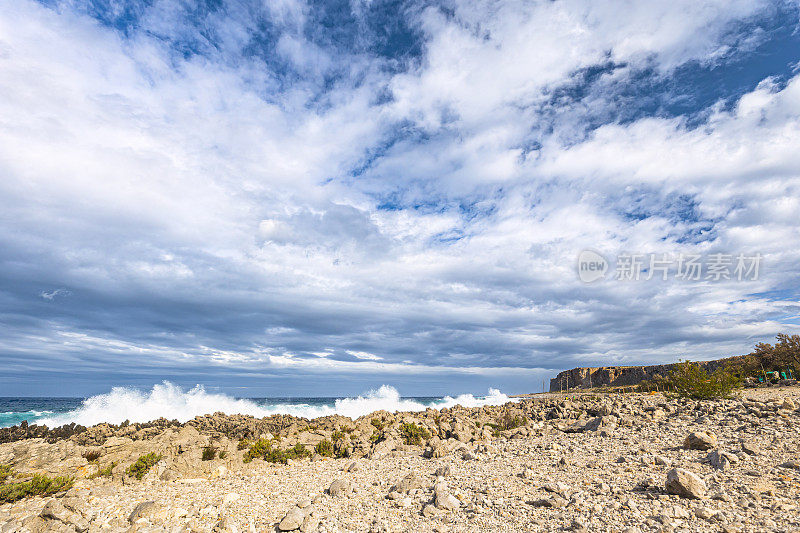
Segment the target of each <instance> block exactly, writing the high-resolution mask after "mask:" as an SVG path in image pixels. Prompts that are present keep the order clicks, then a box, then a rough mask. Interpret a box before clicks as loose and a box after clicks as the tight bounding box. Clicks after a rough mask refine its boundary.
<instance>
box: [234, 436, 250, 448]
mask: <svg viewBox="0 0 800 533" xmlns="http://www.w3.org/2000/svg"><path fill="white" fill-rule="evenodd" d="M249 447H250V441H249V440H247V439H241V440H240V441H239V444H237V445H236V449H237V450H244V449H246V448H249Z"/></svg>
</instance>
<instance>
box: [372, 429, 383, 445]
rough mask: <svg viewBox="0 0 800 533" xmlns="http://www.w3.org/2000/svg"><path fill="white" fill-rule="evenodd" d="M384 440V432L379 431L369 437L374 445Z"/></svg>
mask: <svg viewBox="0 0 800 533" xmlns="http://www.w3.org/2000/svg"><path fill="white" fill-rule="evenodd" d="M383 439H384V437H383V431H378V430H377V429H376V430H375V431H373V432H372V435H370V436H369V441H370V442H371V443H372V444H377V443H379V442H380V441H382V440H383Z"/></svg>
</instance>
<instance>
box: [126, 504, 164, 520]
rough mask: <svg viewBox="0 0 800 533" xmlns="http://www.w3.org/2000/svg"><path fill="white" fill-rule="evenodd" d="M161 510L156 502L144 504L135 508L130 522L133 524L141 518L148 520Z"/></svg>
mask: <svg viewBox="0 0 800 533" xmlns="http://www.w3.org/2000/svg"><path fill="white" fill-rule="evenodd" d="M160 509H161V506H160V505H159V504H157V503H156V502H154V501H146V502H142V503H140V504H139V505H137V506H136V507H134V508H133V511H131V514H130V515H128V522H130V523H131V524H133V523H134V522H136V521H137V520H139V519H140V518H148V517H151V516H153V515H154V514H156V513H157V512H158V511H159V510H160Z"/></svg>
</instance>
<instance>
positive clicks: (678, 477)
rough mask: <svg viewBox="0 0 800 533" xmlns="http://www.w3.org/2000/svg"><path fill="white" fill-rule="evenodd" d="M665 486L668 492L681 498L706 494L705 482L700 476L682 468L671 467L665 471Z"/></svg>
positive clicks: (698, 497) (701, 496)
mask: <svg viewBox="0 0 800 533" xmlns="http://www.w3.org/2000/svg"><path fill="white" fill-rule="evenodd" d="M665 487H666V489H667V492H668V493H670V494H677V495H678V496H681V497H683V498H695V499H702V498H704V497H705V495H706V484H705V482H704V481H703V480H702V479H701V478H700V476H698V475H697V474H695V473H693V472H690V471H688V470H684V469H683V468H673V469H672V470H670V471H669V472H667V482H666V485H665Z"/></svg>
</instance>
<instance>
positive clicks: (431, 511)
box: [422, 503, 439, 518]
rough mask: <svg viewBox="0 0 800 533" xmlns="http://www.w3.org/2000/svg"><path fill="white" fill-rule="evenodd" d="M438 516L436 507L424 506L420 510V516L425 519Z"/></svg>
mask: <svg viewBox="0 0 800 533" xmlns="http://www.w3.org/2000/svg"><path fill="white" fill-rule="evenodd" d="M438 514H439V510H438V509H436V506H434V505H431V504H430V503H429V504H426V505H425V507H423V508H422V516H424V517H425V518H433V517H434V516H436V515H438Z"/></svg>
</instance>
